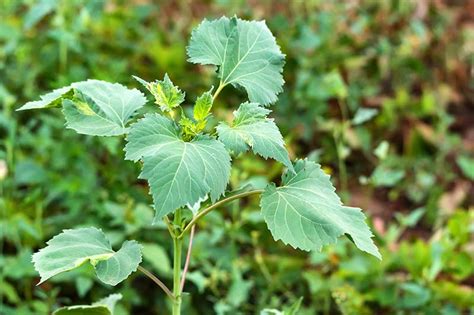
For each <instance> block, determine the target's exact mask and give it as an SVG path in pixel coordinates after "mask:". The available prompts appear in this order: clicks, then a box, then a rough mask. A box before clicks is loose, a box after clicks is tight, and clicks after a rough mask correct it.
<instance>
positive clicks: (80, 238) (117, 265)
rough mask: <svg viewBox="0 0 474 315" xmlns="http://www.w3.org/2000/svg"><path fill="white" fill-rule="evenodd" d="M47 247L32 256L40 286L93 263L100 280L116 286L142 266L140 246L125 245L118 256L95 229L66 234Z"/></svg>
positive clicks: (126, 243)
mask: <svg viewBox="0 0 474 315" xmlns="http://www.w3.org/2000/svg"><path fill="white" fill-rule="evenodd" d="M47 244H48V246H46V247H45V248H43V249H41V250H40V251H39V252H37V253H35V254H33V263H34V265H35V269H36V271H38V272H39V274H40V276H41V281H40V282H39V283H38V285H39V284H41V283H43V282H45V281H46V280H48V279H49V278H51V277H53V276H55V275H57V274H60V273H62V272H65V271H69V270H72V269H74V268H77V267H79V266H81V265H82V264H84V263H86V262H88V261H89V262H90V263H91V264H92V265H93V266H94V267H95V270H96V274H97V277H98V278H99V279H100V280H101V281H102V282H104V283H107V284H110V285H116V284H117V283H119V282H121V281H123V280H125V279H126V278H127V277H128V276H129V275H130V274H131V273H132V272H134V271H135V270H136V269H137V267H138V264H139V263H140V262H141V259H142V258H141V252H140V251H141V246H140V245H139V244H138V243H137V242H135V241H125V242H124V243H123V245H122V248H121V249H120V250H119V251H118V252H115V251H114V250H112V247H111V246H110V243H109V241H108V240H107V238H106V237H105V235H104V233H103V232H102V231H101V230H99V229H96V228H92V227H91V228H80V229H74V230H64V231H63V232H62V233H60V234H58V235H56V236H55V237H53V238H52V239H51V240H49V241H48V242H47Z"/></svg>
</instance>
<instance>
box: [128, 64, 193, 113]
mask: <svg viewBox="0 0 474 315" xmlns="http://www.w3.org/2000/svg"><path fill="white" fill-rule="evenodd" d="M133 77H134V78H135V80H137V81H138V82H140V83H141V84H143V86H145V87H146V88H147V90H148V91H150V93H151V94H152V95H153V97H154V98H155V103H156V104H157V105H159V106H160V109H161V110H162V111H164V112H169V111H171V110H172V109H173V108H175V107H178V106H179V105H180V104H181V103H182V102H184V97H185V93H184V92H182V91H181V90H180V89H179V88H178V87H177V86H175V85H174V84H173V82H171V80H170V78H169V77H168V74H167V73H166V74H165V77H164V79H163V80H162V81H158V80H156V81H155V82H147V81H145V80H143V79H140V78H139V77H137V76H133Z"/></svg>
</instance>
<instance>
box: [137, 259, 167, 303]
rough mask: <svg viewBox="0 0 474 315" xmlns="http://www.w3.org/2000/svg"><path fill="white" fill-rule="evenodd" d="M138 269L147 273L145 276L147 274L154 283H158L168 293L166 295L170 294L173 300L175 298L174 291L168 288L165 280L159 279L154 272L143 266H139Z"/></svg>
mask: <svg viewBox="0 0 474 315" xmlns="http://www.w3.org/2000/svg"><path fill="white" fill-rule="evenodd" d="M138 270H140V271H141V272H143V273H144V274H145V276H147V277H148V278H150V279H151V280H152V281H153V282H154V283H156V284H157V285H158V286H159V287H160V288H161V289H162V290H163V291H164V292H165V293H166V295H168V296H169V297H170V298H171V299H172V300H174V295H173V293H171V291H170V289H168V287H167V286H166V285H165V284H164V283H163V282H161V280H160V279H158V278H157V277H156V276H155V275H154V274H152V273H151V272H150V271H148V270H146V269H145V268H143V267H142V266H138Z"/></svg>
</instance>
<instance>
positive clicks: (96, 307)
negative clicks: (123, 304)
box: [53, 294, 122, 315]
mask: <svg viewBox="0 0 474 315" xmlns="http://www.w3.org/2000/svg"><path fill="white" fill-rule="evenodd" d="M121 299H122V294H111V295H109V296H108V297H106V298H103V299H101V300H100V301H98V302H95V303H93V304H92V305H74V306H66V307H61V308H59V309H57V310H56V311H54V312H53V315H113V314H114V308H115V304H116V303H117V302H118V301H119V300H121Z"/></svg>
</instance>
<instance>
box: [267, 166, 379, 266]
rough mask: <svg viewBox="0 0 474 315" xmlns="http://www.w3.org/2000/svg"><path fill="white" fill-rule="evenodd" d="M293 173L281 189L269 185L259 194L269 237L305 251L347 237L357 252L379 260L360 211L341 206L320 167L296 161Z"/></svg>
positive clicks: (283, 179) (319, 248)
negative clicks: (351, 240) (356, 248)
mask: <svg viewBox="0 0 474 315" xmlns="http://www.w3.org/2000/svg"><path fill="white" fill-rule="evenodd" d="M295 171H296V173H295V174H293V173H291V172H287V173H286V174H285V175H284V176H283V177H282V186H281V187H275V185H273V184H270V185H268V186H267V188H266V189H265V191H264V193H263V195H262V199H261V202H260V206H261V208H262V214H263V216H264V219H265V222H266V223H267V225H268V228H269V229H270V231H271V233H272V235H273V238H274V239H275V240H282V241H283V243H285V244H290V245H291V246H292V247H294V248H300V249H302V250H307V251H309V250H313V249H316V250H321V247H322V246H323V245H327V244H330V243H335V242H336V241H337V237H339V236H341V235H342V234H349V235H350V236H351V238H352V239H353V241H354V243H355V244H356V246H357V247H358V248H359V249H360V250H362V251H365V252H367V253H369V254H371V255H374V256H375V257H377V258H379V259H381V256H380V253H379V251H378V249H377V247H376V246H375V245H374V243H373V241H372V239H371V237H372V236H373V235H372V233H371V231H370V229H369V227H368V226H367V224H366V223H365V216H364V214H363V213H362V212H361V209H359V208H353V207H346V206H344V205H342V203H341V200H340V199H339V197H338V196H337V194H336V192H335V189H334V186H333V185H332V184H331V181H330V180H329V176H328V175H326V174H325V173H324V172H323V171H322V170H321V167H320V165H318V164H316V163H313V162H310V161H307V160H299V161H297V162H296V164H295Z"/></svg>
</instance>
